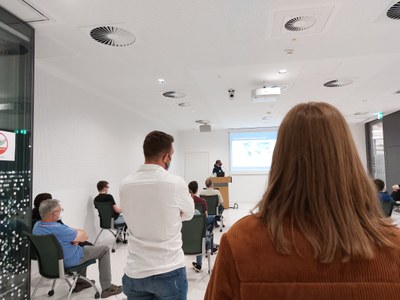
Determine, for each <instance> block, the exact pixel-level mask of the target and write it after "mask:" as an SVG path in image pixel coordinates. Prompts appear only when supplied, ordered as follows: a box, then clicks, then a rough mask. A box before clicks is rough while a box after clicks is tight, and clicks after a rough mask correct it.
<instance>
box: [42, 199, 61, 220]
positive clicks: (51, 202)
mask: <svg viewBox="0 0 400 300" xmlns="http://www.w3.org/2000/svg"><path fill="white" fill-rule="evenodd" d="M62 211H63V209H62V208H61V204H60V201H59V200H57V199H48V200H44V201H42V203H40V206H39V214H40V217H41V219H42V220H43V221H47V222H56V221H57V220H60V219H61V213H62Z"/></svg>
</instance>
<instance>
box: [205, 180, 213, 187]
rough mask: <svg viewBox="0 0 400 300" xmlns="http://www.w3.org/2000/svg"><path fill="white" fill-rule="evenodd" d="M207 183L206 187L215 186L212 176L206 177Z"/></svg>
mask: <svg viewBox="0 0 400 300" xmlns="http://www.w3.org/2000/svg"><path fill="white" fill-rule="evenodd" d="M205 184H206V187H207V188H212V187H213V183H212V181H211V179H210V178H207V179H206V182H205Z"/></svg>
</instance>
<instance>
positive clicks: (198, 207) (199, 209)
mask: <svg viewBox="0 0 400 300" xmlns="http://www.w3.org/2000/svg"><path fill="white" fill-rule="evenodd" d="M194 208H195V209H197V210H198V211H199V212H200V213H201V214H204V213H205V211H204V205H203V204H200V203H199V204H195V205H194Z"/></svg>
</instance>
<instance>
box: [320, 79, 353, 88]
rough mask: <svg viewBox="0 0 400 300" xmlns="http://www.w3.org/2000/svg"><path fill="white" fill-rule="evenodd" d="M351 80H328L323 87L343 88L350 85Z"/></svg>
mask: <svg viewBox="0 0 400 300" xmlns="http://www.w3.org/2000/svg"><path fill="white" fill-rule="evenodd" d="M352 83H353V80H351V79H334V80H329V81H327V82H325V83H324V86H325V87H333V88H335V87H343V86H346V85H349V84H352Z"/></svg>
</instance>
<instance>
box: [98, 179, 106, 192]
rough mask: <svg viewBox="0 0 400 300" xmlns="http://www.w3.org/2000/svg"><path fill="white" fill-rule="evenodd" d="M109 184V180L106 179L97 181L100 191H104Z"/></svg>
mask: <svg viewBox="0 0 400 300" xmlns="http://www.w3.org/2000/svg"><path fill="white" fill-rule="evenodd" d="M107 185H108V182H107V181H105V180H100V181H99V182H98V183H97V190H98V191H99V192H100V191H102V190H103V189H104V188H106V187H107Z"/></svg>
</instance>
